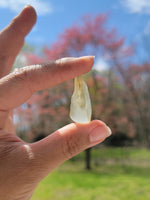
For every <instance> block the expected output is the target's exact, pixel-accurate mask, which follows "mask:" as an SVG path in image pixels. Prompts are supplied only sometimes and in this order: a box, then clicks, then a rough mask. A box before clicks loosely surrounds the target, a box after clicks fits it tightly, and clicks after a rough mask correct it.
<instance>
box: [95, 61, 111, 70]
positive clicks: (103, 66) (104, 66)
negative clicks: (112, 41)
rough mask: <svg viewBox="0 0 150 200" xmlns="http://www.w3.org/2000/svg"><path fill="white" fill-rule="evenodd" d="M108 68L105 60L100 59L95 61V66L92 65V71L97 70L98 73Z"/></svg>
mask: <svg viewBox="0 0 150 200" xmlns="http://www.w3.org/2000/svg"><path fill="white" fill-rule="evenodd" d="M108 68H109V65H108V63H107V62H106V60H104V59H102V58H100V59H97V60H96V61H95V64H94V69H97V70H99V71H103V70H106V69H108Z"/></svg>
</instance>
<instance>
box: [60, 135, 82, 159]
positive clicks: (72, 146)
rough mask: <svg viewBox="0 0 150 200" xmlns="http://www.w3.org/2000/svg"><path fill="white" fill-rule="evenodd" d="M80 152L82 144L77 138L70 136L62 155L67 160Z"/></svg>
mask: <svg viewBox="0 0 150 200" xmlns="http://www.w3.org/2000/svg"><path fill="white" fill-rule="evenodd" d="M79 152H80V142H79V139H78V138H77V137H75V136H68V137H66V138H65V139H64V141H63V145H62V153H63V156H64V157H65V159H66V160H68V159H70V158H72V157H73V156H74V155H76V154H77V153H79Z"/></svg>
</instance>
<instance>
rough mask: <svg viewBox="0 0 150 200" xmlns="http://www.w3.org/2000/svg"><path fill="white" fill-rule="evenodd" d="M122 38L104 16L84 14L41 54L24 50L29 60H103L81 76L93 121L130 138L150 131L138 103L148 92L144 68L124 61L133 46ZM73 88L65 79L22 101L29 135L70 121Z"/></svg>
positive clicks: (40, 132) (45, 133)
mask: <svg viewBox="0 0 150 200" xmlns="http://www.w3.org/2000/svg"><path fill="white" fill-rule="evenodd" d="M124 41H125V38H120V37H119V36H118V34H117V32H116V30H115V29H114V28H113V29H108V28H107V15H104V14H99V15H97V16H96V17H94V16H92V15H87V16H84V17H83V18H82V20H81V22H80V23H79V24H74V25H73V26H72V27H70V28H67V29H66V30H64V32H63V33H62V34H61V35H60V36H59V37H58V40H57V41H56V42H55V43H53V44H52V45H51V46H49V47H44V49H43V55H42V56H37V55H33V54H27V53H26V54H25V56H26V60H27V62H28V64H36V63H39V62H46V61H49V60H54V59H58V58H61V57H68V56H82V55H89V54H92V55H96V59H99V58H104V59H105V60H107V63H108V65H109V68H108V69H106V70H105V71H103V72H101V71H97V70H95V69H93V70H92V71H91V72H90V73H89V74H87V75H86V76H85V79H86V82H87V84H88V86H89V91H90V96H91V99H92V107H93V112H92V119H96V118H98V119H102V120H104V121H105V122H106V123H107V124H108V125H109V126H110V127H112V131H113V133H115V132H116V131H118V130H121V131H122V130H124V132H126V133H129V134H130V135H132V136H135V134H137V135H140V136H141V133H143V132H141V130H145V131H147V130H149V126H148V127H147V128H146V126H145V128H143V126H144V124H145V123H147V121H146V120H148V118H146V117H147V116H149V115H148V114H146V113H147V112H149V111H148V110H147V112H144V111H143V109H146V105H147V101H146V100H144V99H142V106H141V103H140V102H141V97H140V96H139V95H146V94H147V93H146V92H147V91H148V80H149V79H148V77H145V76H146V75H144V74H145V72H146V71H145V70H147V71H148V67H147V66H136V67H135V66H134V65H130V66H129V65H128V62H127V61H129V59H128V58H129V57H130V56H131V55H132V54H133V47H132V46H125V45H124ZM83 67H84V66H83ZM119 75H120V76H119ZM139 77H140V78H139ZM143 77H144V79H143ZM138 78H139V79H140V82H139V79H138ZM137 84H139V86H138V87H137ZM139 88H140V93H138V91H139ZM143 88H144V90H143ZM72 92H73V82H72V81H68V82H65V83H63V84H61V85H60V86H59V87H54V88H52V89H51V90H46V91H43V92H41V91H40V92H38V93H36V94H35V95H33V97H32V98H31V99H30V100H29V101H28V102H27V104H26V105H25V108H26V109H24V107H22V108H19V109H20V110H19V112H21V110H22V111H25V112H26V114H27V116H26V117H25V115H22V116H23V117H24V119H25V120H26V122H27V123H28V128H29V130H28V131H27V132H28V138H29V139H31V138H35V135H40V134H42V135H48V134H49V133H50V132H51V131H54V130H56V129H57V128H59V127H60V126H62V125H65V124H67V123H69V122H70V119H69V117H68V116H69V107H70V97H71V95H72ZM127 94H128V95H127ZM147 96H148V95H147ZM139 97H140V99H139ZM148 98H149V97H148ZM143 100H144V101H143ZM31 113H32V114H31ZM29 115H30V117H29ZM139 126H141V127H140V129H139ZM139 130H140V131H139ZM146 137H147V136H146V135H145V138H146ZM139 138H140V137H139ZM89 155H90V154H89V151H87V158H88V159H87V168H90V164H89Z"/></svg>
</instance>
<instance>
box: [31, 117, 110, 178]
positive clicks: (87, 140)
mask: <svg viewBox="0 0 150 200" xmlns="http://www.w3.org/2000/svg"><path fill="white" fill-rule="evenodd" d="M110 135H111V130H110V129H109V128H108V126H106V124H105V123H103V122H102V121H98V120H94V121H92V122H90V123H88V124H76V123H74V124H73V123H72V124H70V125H67V126H65V127H63V128H61V129H59V130H57V131H56V132H54V133H53V134H51V135H49V136H48V137H46V138H44V139H43V140H41V141H39V142H36V143H33V144H31V149H32V152H33V155H34V160H35V163H36V164H35V165H34V166H35V168H34V171H36V168H38V170H37V171H38V173H39V174H38V177H39V178H43V177H45V176H46V175H47V174H48V173H49V172H50V171H52V170H53V169H55V168H56V167H57V166H59V165H60V164H61V163H63V162H64V161H65V160H68V159H69V158H71V157H73V156H75V155H76V154H78V153H80V152H81V151H83V150H85V149H86V148H89V147H91V146H94V145H96V144H98V143H100V142H102V141H103V140H105V139H106V138H107V137H108V136H110Z"/></svg>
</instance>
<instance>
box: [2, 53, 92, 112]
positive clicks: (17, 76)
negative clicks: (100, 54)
mask: <svg viewBox="0 0 150 200" xmlns="http://www.w3.org/2000/svg"><path fill="white" fill-rule="evenodd" d="M93 63H94V57H93V56H84V57H80V58H63V59H59V60H56V61H52V62H50V63H46V64H40V65H31V66H27V67H24V68H22V69H18V70H16V71H15V72H13V73H11V74H9V75H7V76H5V77H4V78H2V79H1V80H0V94H1V96H0V110H10V109H13V108H15V107H17V106H19V105H21V104H22V103H24V102H25V101H26V100H27V99H29V98H30V96H31V95H32V94H33V93H34V92H36V91H38V90H42V89H46V88H49V87H52V86H54V85H57V84H59V83H61V82H63V81H67V80H70V79H72V78H74V77H76V76H79V75H81V74H84V73H87V72H88V71H90V69H91V68H92V66H93Z"/></svg>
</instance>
